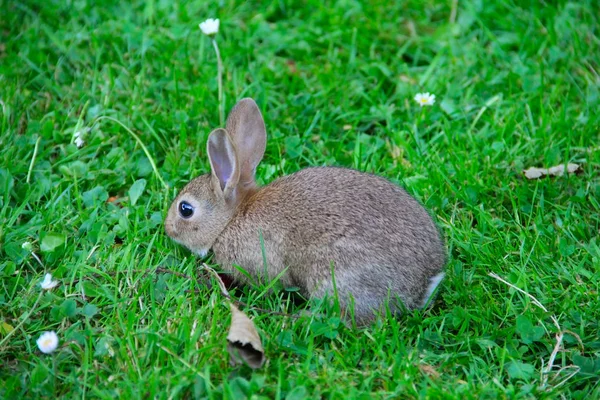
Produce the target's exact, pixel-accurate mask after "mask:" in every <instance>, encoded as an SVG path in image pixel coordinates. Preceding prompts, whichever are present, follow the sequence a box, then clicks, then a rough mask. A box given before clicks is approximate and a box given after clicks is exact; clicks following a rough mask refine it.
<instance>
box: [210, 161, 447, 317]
mask: <svg viewBox="0 0 600 400" xmlns="http://www.w3.org/2000/svg"><path fill="white" fill-rule="evenodd" d="M213 250H214V252H215V255H216V258H217V261H218V262H219V263H221V264H222V265H223V267H224V268H228V267H229V266H230V265H231V264H238V265H240V266H241V267H243V268H244V269H246V270H247V271H248V272H249V273H250V274H251V275H253V276H257V275H263V274H264V272H266V273H267V275H268V278H269V279H273V278H274V277H275V276H277V275H279V274H280V273H282V272H283V271H284V269H285V268H287V270H285V273H284V274H283V276H282V282H283V283H284V284H285V285H292V286H298V287H300V288H301V289H302V290H303V291H304V292H305V294H307V295H315V294H317V295H318V294H322V293H323V292H325V291H327V290H330V289H331V286H332V285H331V266H332V265H333V266H334V268H335V269H334V271H335V280H336V285H337V289H338V291H339V292H340V294H341V295H344V294H346V293H345V292H350V293H351V294H352V296H353V297H354V298H355V299H356V300H355V301H356V303H357V304H356V306H357V308H358V306H359V304H358V300H359V299H363V300H361V301H362V302H363V303H369V304H364V306H368V305H371V306H373V307H374V306H380V305H381V301H382V297H386V295H387V294H388V293H390V292H391V294H392V295H394V294H397V295H398V296H399V297H400V298H401V299H402V301H403V302H404V303H405V305H406V306H408V307H410V308H412V307H417V306H420V305H421V303H422V298H423V296H424V294H425V291H426V290H427V283H428V282H429V279H430V278H432V277H433V276H435V275H436V274H439V273H440V271H441V270H442V268H443V265H444V261H445V254H444V250H443V244H442V240H441V238H440V234H439V231H438V229H437V227H436V226H435V224H434V222H433V220H432V218H431V216H430V215H429V214H428V213H427V211H426V210H425V209H424V208H423V207H422V206H421V204H419V202H418V201H417V200H415V199H414V198H412V197H411V196H410V195H408V194H407V193H406V192H405V191H404V190H403V189H402V188H400V187H399V186H397V185H395V184H393V183H391V182H389V181H388V180H386V179H384V178H382V177H379V176H375V175H371V174H367V173H363V172H359V171H355V170H351V169H344V168H334V167H321V168H307V169H304V170H301V171H299V172H297V173H295V174H292V175H288V176H285V177H282V178H280V179H277V180H275V181H274V182H272V183H271V184H269V185H267V186H265V187H263V188H260V189H258V190H257V191H256V192H254V193H253V194H251V195H250V196H249V197H248V198H247V200H246V201H245V202H244V203H243V204H242V206H241V207H240V208H239V211H238V212H237V214H236V216H235V217H234V219H233V220H232V221H231V222H230V223H229V225H228V226H227V228H226V229H225V231H224V232H223V233H222V234H221V235H220V237H219V238H218V239H217V241H216V242H215V244H214V246H213ZM263 250H264V251H263ZM263 257H264V258H263ZM265 259H266V261H267V262H266V266H265V263H264V260H265ZM234 274H235V275H236V276H237V278H239V279H242V280H244V278H243V276H241V275H239V274H236V273H235V272H234ZM375 308H376V307H375Z"/></svg>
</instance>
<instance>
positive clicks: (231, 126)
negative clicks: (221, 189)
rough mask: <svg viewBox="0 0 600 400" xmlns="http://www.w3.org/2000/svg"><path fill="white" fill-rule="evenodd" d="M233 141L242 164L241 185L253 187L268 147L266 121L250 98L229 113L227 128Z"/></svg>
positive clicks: (240, 102) (241, 101)
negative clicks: (255, 175) (257, 170)
mask: <svg viewBox="0 0 600 400" xmlns="http://www.w3.org/2000/svg"><path fill="white" fill-rule="evenodd" d="M225 129H226V130H227V133H229V135H230V137H231V140H232V141H233V143H234V145H235V148H236V154H237V157H238V161H239V163H240V183H241V184H242V186H243V187H246V186H253V185H255V182H254V174H255V173H256V167H257V166H258V164H259V163H260V161H261V160H262V158H263V156H264V154H265V148H266V146H267V131H266V129H265V121H264V120H263V117H262V114H261V113H260V110H259V109H258V106H257V105H256V102H254V100H252V99H250V98H245V99H242V100H240V101H239V102H238V103H237V104H236V105H235V107H233V109H232V110H231V112H230V113H229V116H228V117H227V125H226V127H225Z"/></svg>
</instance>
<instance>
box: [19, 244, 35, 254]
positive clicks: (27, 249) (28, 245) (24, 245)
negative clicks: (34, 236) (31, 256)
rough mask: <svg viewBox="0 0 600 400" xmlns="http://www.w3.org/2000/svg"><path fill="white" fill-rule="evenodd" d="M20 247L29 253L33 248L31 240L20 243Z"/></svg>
mask: <svg viewBox="0 0 600 400" xmlns="http://www.w3.org/2000/svg"><path fill="white" fill-rule="evenodd" d="M21 248H22V249H23V250H26V251H28V252H30V253H31V250H33V246H32V245H31V242H23V244H22V245H21Z"/></svg>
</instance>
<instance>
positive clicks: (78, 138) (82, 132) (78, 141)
mask: <svg viewBox="0 0 600 400" xmlns="http://www.w3.org/2000/svg"><path fill="white" fill-rule="evenodd" d="M89 131H90V128H84V129H81V130H78V131H75V133H73V138H74V139H75V146H77V147H78V148H82V147H83V145H84V144H85V141H84V140H83V137H82V136H83V135H85V134H86V133H88V132H89Z"/></svg>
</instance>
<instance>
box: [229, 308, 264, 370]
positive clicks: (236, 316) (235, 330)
mask: <svg viewBox="0 0 600 400" xmlns="http://www.w3.org/2000/svg"><path fill="white" fill-rule="evenodd" d="M230 307H231V326H230V327H229V334H228V335H227V351H228V352H229V354H230V355H231V364H232V365H235V364H240V363H242V362H245V363H246V364H247V365H248V366H249V367H250V368H252V369H256V368H260V367H262V366H263V364H264V362H265V355H264V350H263V347H262V344H261V342H260V336H258V332H257V331H256V327H255V326H254V323H253V322H252V321H251V320H250V318H248V317H247V316H246V314H244V313H243V312H241V311H240V310H239V309H238V308H237V307H236V306H235V305H234V304H233V303H230Z"/></svg>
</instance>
